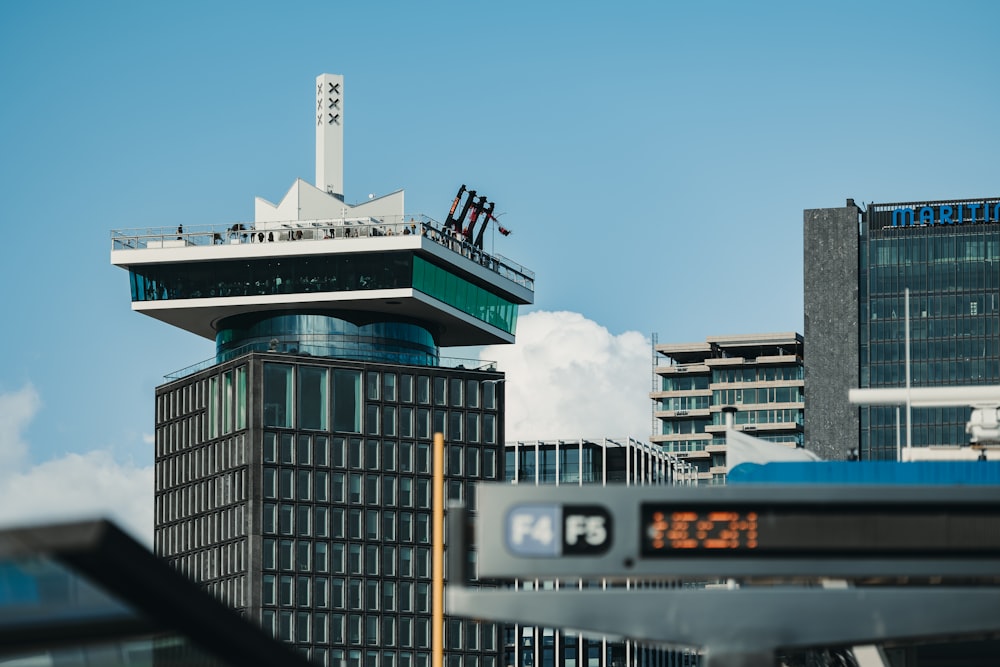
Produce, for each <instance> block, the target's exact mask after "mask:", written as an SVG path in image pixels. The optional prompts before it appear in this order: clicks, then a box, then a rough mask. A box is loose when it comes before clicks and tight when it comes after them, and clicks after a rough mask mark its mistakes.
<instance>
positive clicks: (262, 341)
mask: <svg viewBox="0 0 1000 667" xmlns="http://www.w3.org/2000/svg"><path fill="white" fill-rule="evenodd" d="M249 351H258V352H267V351H271V352H285V353H289V354H300V355H302V354H305V355H312V356H315V357H335V358H337V359H356V360H358V361H383V362H388V363H397V364H408V365H414V366H436V365H437V364H438V348H437V345H436V344H435V342H434V336H432V335H431V333H430V331H428V330H427V329H425V328H423V327H421V326H419V325H417V324H413V323H408V322H372V323H369V324H361V325H358V324H354V323H352V322H349V321H347V320H343V319H340V318H337V317H333V316H330V315H324V314H318V313H310V314H287V313H274V312H270V313H253V314H250V315H237V316H234V317H229V318H226V319H224V320H222V321H221V322H220V324H219V330H218V334H216V337H215V354H216V358H217V360H218V361H219V362H222V361H226V360H228V359H232V358H235V357H237V356H239V355H241V354H245V353H246V352H249Z"/></svg>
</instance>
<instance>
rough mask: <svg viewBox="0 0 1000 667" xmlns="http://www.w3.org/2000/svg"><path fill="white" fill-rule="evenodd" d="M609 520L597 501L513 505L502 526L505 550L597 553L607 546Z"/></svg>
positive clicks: (528, 553)
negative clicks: (587, 503) (575, 503)
mask: <svg viewBox="0 0 1000 667" xmlns="http://www.w3.org/2000/svg"><path fill="white" fill-rule="evenodd" d="M611 523H612V522H611V513H610V512H609V511H608V510H607V509H606V508H604V507H602V506H600V505H562V504H555V503H536V504H525V505H515V506H514V507H512V508H510V510H509V511H508V512H507V517H506V521H505V526H504V534H505V536H506V539H505V542H506V545H507V551H509V552H510V553H511V555H513V556H528V557H536V558H558V557H560V556H597V555H600V554H603V553H605V552H607V550H608V549H609V548H610V547H611V540H612V525H611Z"/></svg>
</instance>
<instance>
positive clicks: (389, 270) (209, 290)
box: [129, 252, 517, 333]
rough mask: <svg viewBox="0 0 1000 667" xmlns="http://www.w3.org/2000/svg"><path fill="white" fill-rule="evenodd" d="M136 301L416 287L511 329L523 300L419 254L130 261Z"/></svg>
mask: <svg viewBox="0 0 1000 667" xmlns="http://www.w3.org/2000/svg"><path fill="white" fill-rule="evenodd" d="M129 280H130V285H131V294H132V300H133V301H166V300H171V299H207V298H219V297H244V296H271V295H286V294H307V293H314V292H353V291H367V290H382V289H399V288H410V287H412V288H413V289H416V290H419V291H421V292H423V293H424V294H426V295H428V296H430V297H433V298H435V299H437V300H439V301H441V302H443V303H446V304H448V305H449V306H452V307H454V308H457V309H458V310H460V311H462V312H463V313H465V314H467V315H471V316H472V317H475V318H476V319H478V320H480V321H482V322H486V323H487V324H490V325H492V326H495V327H497V328H498V329H501V330H503V331H505V332H507V333H514V329H515V327H516V325H517V304H515V303H513V302H511V301H508V300H506V299H504V298H502V297H500V296H497V295H496V294H493V293H492V292H490V291H488V290H486V289H484V288H482V287H480V286H478V285H475V284H473V283H471V282H469V281H468V280H466V279H464V278H461V277H459V276H457V275H456V274H454V273H452V272H451V271H449V270H448V269H445V268H442V267H440V266H437V265H435V264H432V263H430V262H429V261H427V260H425V259H423V258H422V257H418V256H415V255H413V254H412V253H401V252H396V253H365V254H351V255H312V256H290V257H289V256H285V257H268V258H256V259H246V260H239V261H235V260H231V261H213V262H178V263H174V264H167V263H165V264H143V265H136V266H132V267H130V268H129Z"/></svg>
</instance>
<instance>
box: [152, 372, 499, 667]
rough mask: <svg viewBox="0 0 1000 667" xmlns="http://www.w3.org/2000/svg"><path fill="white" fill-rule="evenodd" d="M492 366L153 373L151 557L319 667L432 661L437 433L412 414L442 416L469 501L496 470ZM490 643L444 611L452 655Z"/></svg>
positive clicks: (459, 491)
mask: <svg viewBox="0 0 1000 667" xmlns="http://www.w3.org/2000/svg"><path fill="white" fill-rule="evenodd" d="M227 376H228V377H232V378H233V383H234V390H233V391H231V392H227V391H225V390H224V388H225V386H226V380H225V378H226V377H227ZM239 378H244V379H243V380H239ZM488 379H492V380H494V382H485V381H484V380H488ZM496 379H498V376H497V375H496V374H495V373H493V374H486V373H483V372H478V371H470V370H458V369H443V368H431V367H420V366H399V365H386V364H371V363H358V362H353V361H349V360H331V359H317V358H312V357H301V356H298V357H293V356H290V355H282V354H266V353H265V354H260V353H255V354H251V355H246V356H243V357H241V358H239V359H236V360H233V361H231V362H226V363H223V364H218V365H216V366H215V367H213V368H211V369H207V370H206V371H203V372H201V373H199V374H196V375H192V376H189V377H187V378H184V379H182V380H179V381H177V382H174V383H171V384H168V385H164V386H162V387H160V388H159V389H158V390H157V415H156V422H157V429H156V442H157V465H156V474H157V485H156V511H157V524H156V551H157V553H158V554H160V555H162V556H164V557H165V558H166V559H167V560H168V561H169V562H170V563H172V564H173V565H175V566H176V567H178V568H179V569H181V570H182V571H183V572H185V573H186V574H188V575H189V576H191V577H192V578H193V579H195V580H196V581H199V582H202V583H203V584H204V585H205V586H206V588H208V589H209V590H210V591H212V592H213V593H215V594H216V595H218V596H219V597H220V598H222V599H223V600H225V601H226V602H228V603H229V604H231V605H232V606H234V607H236V608H237V609H238V610H240V611H241V612H242V613H243V614H245V615H246V616H248V617H250V618H252V619H254V620H255V621H258V622H260V623H261V624H262V625H263V626H264V628H265V629H266V630H267V631H268V632H269V633H271V634H272V635H273V636H275V637H277V638H279V639H281V640H283V641H287V642H290V643H292V644H293V645H294V646H295V647H296V648H298V649H300V650H301V651H302V652H303V653H304V654H305V655H307V656H308V657H310V658H311V659H313V660H314V661H316V662H317V663H318V664H325V665H330V666H336V667H340V665H348V666H352V665H353V666H354V667H367V665H373V666H377V667H386V666H391V667H429V662H430V641H431V639H430V627H431V626H430V619H431V607H430V588H431V587H430V584H431V580H430V575H431V496H430V490H431V463H432V462H431V450H432V443H431V437H432V431H431V430H430V429H429V428H424V427H422V426H420V425H418V424H415V423H414V422H415V421H419V418H418V417H417V415H419V414H421V413H422V412H423V413H427V417H426V422H427V423H426V425H427V426H429V425H430V421H431V420H430V417H429V415H430V414H431V411H433V414H436V415H439V423H440V425H441V426H442V427H443V429H444V431H445V437H446V442H447V443H448V447H447V452H446V460H445V473H446V490H447V491H446V492H447V493H448V496H449V498H452V499H462V500H464V501H465V502H466V503H467V505H468V506H469V507H470V508H471V509H472V510H473V511H474V510H475V507H476V493H475V488H476V487H475V484H476V482H478V481H485V480H493V481H495V480H498V479H500V478H501V476H502V474H503V463H504V462H503V460H502V459H501V458H500V446H499V444H498V443H499V442H501V439H502V435H503V434H502V431H501V430H500V429H502V423H503V421H502V419H501V416H502V414H503V413H502V403H501V401H500V399H499V397H498V395H497V386H498V385H497V383H496V382H495V380H496ZM241 383H242V386H244V387H246V388H247V389H246V390H240V389H239V387H240V386H241ZM212 387H215V389H214V390H213V389H212ZM415 389H416V391H415ZM241 402H242V403H243V404H242V405H241V404H240V403H241ZM241 413H243V414H249V415H250V417H249V418H246V419H244V420H243V421H242V422H239V421H238V420H237V419H235V418H234V419H233V421H232V428H231V429H230V430H229V431H228V432H225V427H224V422H225V419H224V417H223V415H225V414H232V415H239V414H241ZM254 415H258V416H259V417H257V418H256V419H255V418H254ZM213 421H214V422H217V423H218V426H217V428H215V430H211V429H210V423H213ZM237 423H239V424H240V426H239V427H238V428H237V427H236V425H237ZM252 544H255V545H257V546H254V547H251V545H252ZM500 641H502V632H501V628H500V626H498V625H497V624H493V623H484V622H476V621H472V620H468V619H452V618H448V619H447V622H446V628H445V646H446V655H447V659H448V660H450V661H451V662H450V663H449V664H452V663H454V664H459V665H477V667H497V660H498V656H499V655H500ZM456 660H457V661H458V662H457V663H455V661H456Z"/></svg>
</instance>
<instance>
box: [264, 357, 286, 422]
mask: <svg viewBox="0 0 1000 667" xmlns="http://www.w3.org/2000/svg"><path fill="white" fill-rule="evenodd" d="M264 426H277V427H279V428H291V427H292V367H291V366H288V365H285V364H264Z"/></svg>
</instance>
